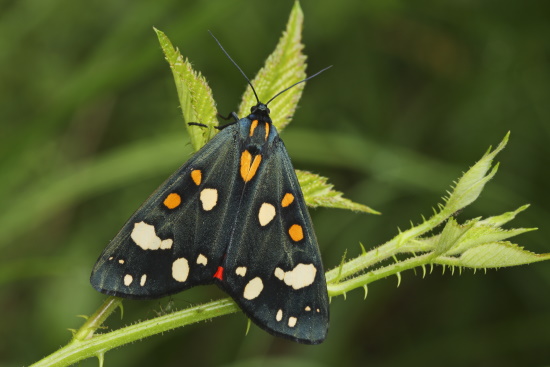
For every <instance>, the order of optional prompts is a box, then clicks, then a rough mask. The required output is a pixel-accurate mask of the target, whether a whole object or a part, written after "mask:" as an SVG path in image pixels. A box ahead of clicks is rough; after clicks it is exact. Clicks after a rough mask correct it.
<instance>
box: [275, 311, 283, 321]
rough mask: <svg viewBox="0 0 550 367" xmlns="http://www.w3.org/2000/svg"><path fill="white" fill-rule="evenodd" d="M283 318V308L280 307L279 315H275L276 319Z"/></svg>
mask: <svg viewBox="0 0 550 367" xmlns="http://www.w3.org/2000/svg"><path fill="white" fill-rule="evenodd" d="M282 319H283V310H281V309H279V311H277V315H275V320H277V321H281V320H282Z"/></svg>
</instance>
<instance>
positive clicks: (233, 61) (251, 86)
mask: <svg viewBox="0 0 550 367" xmlns="http://www.w3.org/2000/svg"><path fill="white" fill-rule="evenodd" d="M208 33H210V35H211V36H212V38H214V40H215V41H216V43H217V44H218V46H220V48H221V49H222V51H223V53H224V54H225V56H227V57H228V58H229V60H231V62H232V63H233V65H235V66H236V67H237V69H239V71H240V72H241V74H242V75H243V76H244V78H245V79H246V81H247V82H248V85H250V88H252V91H253V92H254V96H255V97H256V101H258V104H260V103H261V102H260V99H259V98H258V95H257V94H256V90H255V89H254V86H253V85H252V83H251V82H250V79H248V77H247V76H246V74H245V73H244V71H243V70H242V69H241V68H240V67H239V65H237V63H236V62H235V60H233V59H232V58H231V56H229V54H228V53H227V51H225V48H223V46H222V44H221V43H220V41H218V39H217V38H216V37H215V36H214V34H212V32H210V30H209V31H208ZM317 74H319V73H317ZM317 74H315V75H317ZM315 75H314V76H315ZM308 79H309V78H308ZM306 80H307V79H306ZM303 81H304V82H305V80H303ZM283 92H284V91H283ZM279 94H281V93H279ZM272 99H273V98H272ZM268 103H269V102H268Z"/></svg>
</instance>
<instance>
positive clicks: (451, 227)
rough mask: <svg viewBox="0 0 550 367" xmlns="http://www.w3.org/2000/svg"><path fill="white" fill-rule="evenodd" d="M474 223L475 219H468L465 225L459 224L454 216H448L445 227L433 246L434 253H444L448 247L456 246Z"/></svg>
mask: <svg viewBox="0 0 550 367" xmlns="http://www.w3.org/2000/svg"><path fill="white" fill-rule="evenodd" d="M474 225H475V221H470V222H469V223H468V224H466V225H460V224H458V223H457V222H456V220H455V219H454V218H449V220H448V221H447V223H446V224H445V228H443V231H442V232H441V235H440V236H439V241H438V242H437V245H436V247H435V253H436V254H444V253H446V252H447V251H449V249H451V248H453V247H454V246H456V244H457V243H458V242H460V238H461V237H462V236H463V235H464V234H465V233H466V232H468V231H469V230H470V229H471V228H472V227H473V226H474Z"/></svg>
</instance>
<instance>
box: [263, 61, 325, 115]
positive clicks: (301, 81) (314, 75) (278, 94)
mask: <svg viewBox="0 0 550 367" xmlns="http://www.w3.org/2000/svg"><path fill="white" fill-rule="evenodd" d="M331 67H332V65H330V66H327V67H326V68H324V69H323V70H321V71H318V72H316V73H315V74H313V75H312V76H308V77H307V78H305V79H304V80H300V81H299V82H298V83H294V84H292V85H291V86H290V87H288V88H286V89H283V90H282V91H280V92H279V93H277V94H275V96H273V97H271V99H270V100H269V101H267V103H266V104H265V105H266V106H267V105H268V104H269V103H270V102H271V101H273V100H274V99H275V98H277V97H279V96H280V95H281V94H283V93H284V92H286V91H287V90H289V89H290V88H292V87H294V86H296V85H298V84H300V83H304V82H307V81H308V80H309V79H311V78H313V77H316V76H317V75H319V74H321V73H322V72H323V71H325V70H328V69H330V68H331Z"/></svg>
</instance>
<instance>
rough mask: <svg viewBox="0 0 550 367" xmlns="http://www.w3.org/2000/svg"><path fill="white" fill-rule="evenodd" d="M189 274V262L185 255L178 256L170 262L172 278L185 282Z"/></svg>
mask: <svg viewBox="0 0 550 367" xmlns="http://www.w3.org/2000/svg"><path fill="white" fill-rule="evenodd" d="M188 276H189V262H188V261H187V259H186V258H185V257H180V258H179V259H177V260H175V261H174V262H173V263H172V278H174V279H175V280H177V281H178V282H185V281H186V280H187V277H188Z"/></svg>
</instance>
